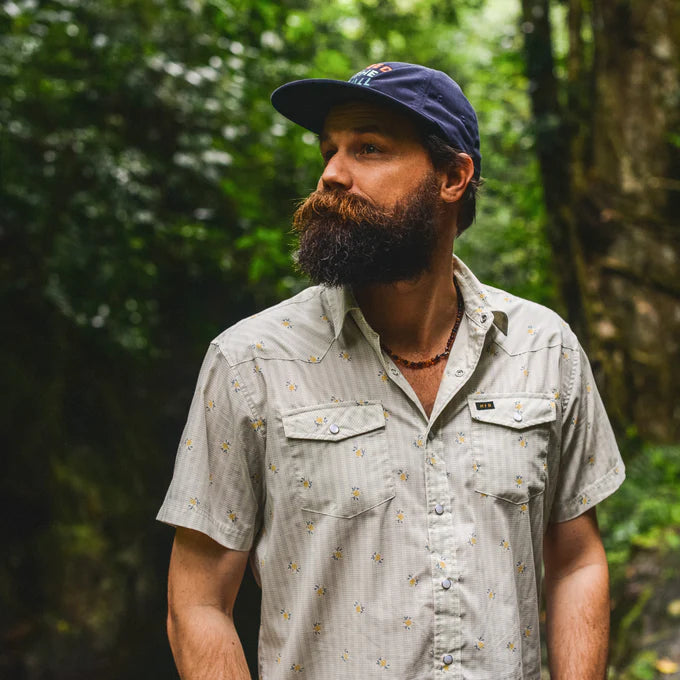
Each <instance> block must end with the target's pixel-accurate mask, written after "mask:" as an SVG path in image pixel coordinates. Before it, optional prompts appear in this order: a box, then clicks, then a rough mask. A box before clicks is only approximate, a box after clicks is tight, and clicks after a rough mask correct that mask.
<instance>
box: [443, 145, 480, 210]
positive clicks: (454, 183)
mask: <svg viewBox="0 0 680 680" xmlns="http://www.w3.org/2000/svg"><path fill="white" fill-rule="evenodd" d="M474 172H475V166H474V163H473V162H472V158H470V156H468V155H467V154H466V153H459V154H458V157H457V158H456V162H455V163H452V164H451V165H450V166H449V167H448V169H447V170H446V171H443V172H442V183H441V188H440V195H441V197H442V199H443V200H444V201H446V202H447V203H455V202H456V201H459V200H460V199H461V198H462V196H463V194H464V193H465V189H467V185H468V184H469V183H470V180H471V179H472V175H473V174H474Z"/></svg>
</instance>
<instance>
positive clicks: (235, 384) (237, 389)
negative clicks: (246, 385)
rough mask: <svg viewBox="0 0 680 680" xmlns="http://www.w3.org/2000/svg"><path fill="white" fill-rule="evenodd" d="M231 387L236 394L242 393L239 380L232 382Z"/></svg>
mask: <svg viewBox="0 0 680 680" xmlns="http://www.w3.org/2000/svg"><path fill="white" fill-rule="evenodd" d="M231 386H232V387H233V388H234V392H237V393H238V392H240V391H241V383H240V382H239V381H238V380H232V381H231Z"/></svg>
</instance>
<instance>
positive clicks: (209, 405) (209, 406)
mask: <svg viewBox="0 0 680 680" xmlns="http://www.w3.org/2000/svg"><path fill="white" fill-rule="evenodd" d="M214 409H215V402H214V401H213V400H212V399H208V403H207V404H206V405H205V410H206V411H213V410H214Z"/></svg>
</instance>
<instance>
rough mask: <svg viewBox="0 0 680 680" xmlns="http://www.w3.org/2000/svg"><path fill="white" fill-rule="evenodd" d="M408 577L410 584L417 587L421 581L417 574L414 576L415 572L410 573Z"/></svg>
mask: <svg viewBox="0 0 680 680" xmlns="http://www.w3.org/2000/svg"><path fill="white" fill-rule="evenodd" d="M406 579H407V580H408V584H409V585H410V586H411V587H412V588H415V587H416V586H417V585H418V584H419V583H420V579H419V578H418V577H417V576H414V575H413V574H409V575H408V576H407V577H406Z"/></svg>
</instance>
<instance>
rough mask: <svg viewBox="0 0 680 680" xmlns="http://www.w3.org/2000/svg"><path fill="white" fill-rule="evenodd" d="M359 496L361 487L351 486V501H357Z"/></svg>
mask: <svg viewBox="0 0 680 680" xmlns="http://www.w3.org/2000/svg"><path fill="white" fill-rule="evenodd" d="M359 496H361V489H359V487H358V486H353V487H352V500H353V501H358V500H359Z"/></svg>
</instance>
